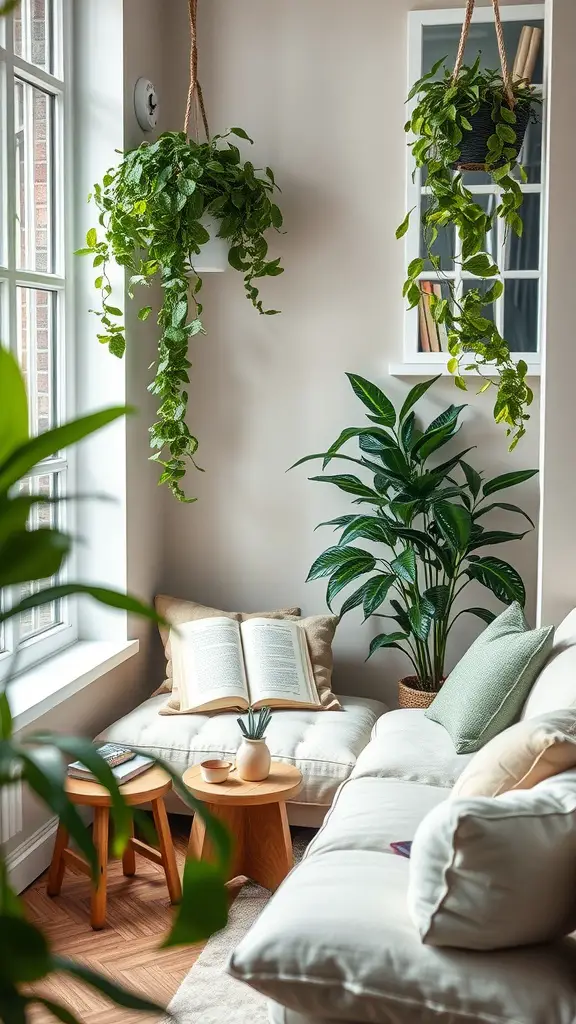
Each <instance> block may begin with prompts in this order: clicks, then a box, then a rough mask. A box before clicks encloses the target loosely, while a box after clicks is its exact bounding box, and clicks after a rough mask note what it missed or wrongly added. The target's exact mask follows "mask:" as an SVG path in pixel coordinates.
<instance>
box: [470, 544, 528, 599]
mask: <svg viewBox="0 0 576 1024" xmlns="http://www.w3.org/2000/svg"><path fill="white" fill-rule="evenodd" d="M465 571H466V573H467V575H468V576H469V577H470V578H471V579H474V580H478V582H479V583H481V584H482V586H484V587H486V588H487V589H488V590H491V591H492V593H493V594H494V595H495V596H496V597H497V598H498V599H499V600H500V601H503V602H504V603H505V604H510V603H511V602H512V601H518V602H519V603H520V604H521V605H522V607H524V604H525V603H526V591H525V589H524V583H523V582H522V579H521V577H520V575H519V573H518V572H517V571H516V569H514V567H513V566H511V565H509V563H508V562H504V561H502V560H501V559H499V558H493V557H492V556H491V555H488V556H486V557H485V558H476V559H475V560H474V561H473V562H470V563H469V564H468V566H467V567H466V570H465Z"/></svg>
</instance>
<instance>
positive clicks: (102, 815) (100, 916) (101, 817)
mask: <svg viewBox="0 0 576 1024" xmlns="http://www.w3.org/2000/svg"><path fill="white" fill-rule="evenodd" d="M109 817H110V812H109V809H108V807H95V808H94V826H93V829H92V839H93V840H94V846H95V847H96V854H97V857H98V879H97V881H96V882H93V883H92V909H91V913H90V924H91V925H92V927H93V928H94V929H95V930H99V929H100V928H103V927H104V925H105V924H106V875H107V870H108V824H109Z"/></svg>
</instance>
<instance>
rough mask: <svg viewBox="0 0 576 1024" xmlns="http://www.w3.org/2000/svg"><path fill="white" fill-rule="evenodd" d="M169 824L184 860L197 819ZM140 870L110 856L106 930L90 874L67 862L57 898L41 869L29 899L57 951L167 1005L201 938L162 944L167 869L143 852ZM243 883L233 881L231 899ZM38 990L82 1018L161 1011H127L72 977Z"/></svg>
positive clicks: (134, 1023) (136, 1018)
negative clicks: (95, 907) (96, 910)
mask: <svg viewBox="0 0 576 1024" xmlns="http://www.w3.org/2000/svg"><path fill="white" fill-rule="evenodd" d="M170 823H171V828H172V835H173V838H174V845H175V848H176V856H177V859H178V864H179V866H180V867H181V866H182V864H183V862H184V858H185V854H186V846H187V842H188V835H189V832H190V819H189V818H185V817H179V816H177V815H174V816H171V818H170ZM136 872H137V873H136V876H135V877H134V878H125V877H124V875H123V874H122V865H121V863H120V861H116V860H114V861H111V862H110V864H109V867H108V915H107V927H106V928H104V929H103V930H102V931H101V932H94V931H92V929H91V928H90V924H89V915H90V887H89V882H88V879H87V878H86V877H85V876H84V875H79V874H73V873H72V871H71V870H70V869H67V871H66V874H65V877H64V885H63V886H62V893H61V895H60V896H56V897H55V898H53V899H51V898H50V897H49V896H47V895H46V875H42V876H41V877H40V878H38V879H37V880H36V881H35V882H34V884H33V885H31V886H30V888H29V889H27V890H26V892H25V893H24V895H23V898H24V902H25V904H26V907H27V909H28V913H29V915H30V917H31V919H32V920H33V921H35V922H37V923H38V924H40V925H41V926H42V928H43V930H44V932H45V934H46V935H47V936H48V939H49V941H50V943H51V944H52V947H53V948H54V950H55V952H58V953H62V954H65V955H66V956H71V957H73V958H74V959H76V960H79V961H81V962H82V963H85V964H86V965H87V966H89V967H91V968H93V969H94V970H97V971H100V972H101V973H102V974H105V975H108V976H109V977H111V978H113V979H114V980H115V981H116V982H119V983H120V984H122V985H125V986H126V987H127V988H132V989H135V990H136V991H137V992H139V993H140V994H141V995H146V996H149V997H150V998H152V999H154V1000H155V1001H156V1002H158V1003H160V1004H163V1005H167V1004H168V1002H169V1001H170V999H171V998H172V996H173V995H174V993H175V992H176V990H177V989H178V987H179V985H180V984H181V982H182V981H183V980H184V978H185V977H186V975H187V974H188V971H189V970H190V968H191V967H192V964H193V963H194V961H195V960H196V958H197V957H198V956H199V954H200V952H201V950H202V944H200V945H197V946H191V947H188V948H184V949H181V948H176V949H162V950H161V949H159V948H158V947H159V945H160V944H161V941H162V938H163V936H164V935H165V934H166V932H167V930H168V928H169V926H170V923H171V920H172V915H173V912H174V911H173V908H172V907H171V905H170V902H169V899H168V893H167V890H166V883H165V879H164V874H163V872H162V870H161V869H160V868H159V867H157V866H156V865H155V864H152V863H151V862H150V861H148V860H144V858H142V857H137V858H136ZM239 884H240V883H238V884H237V885H236V886H235V887H234V886H230V896H231V899H232V898H233V897H234V895H235V894H236V892H237V891H238V886H239ZM38 992H39V993H40V994H42V995H44V996H45V997H46V998H48V999H53V1000H55V1001H58V1002H61V1003H64V1004H65V1005H67V1006H68V1007H69V1008H70V1009H71V1010H72V1011H73V1012H74V1013H75V1014H76V1016H77V1017H78V1019H79V1020H80V1021H82V1022H83V1024H145V1022H148V1024H151V1022H152V1021H156V1020H157V1017H156V1016H155V1015H154V1016H150V1015H146V1014H142V1013H134V1012H132V1011H130V1010H120V1009H118V1008H117V1007H115V1006H113V1005H112V1004H111V1003H110V1002H109V1001H108V1000H106V999H104V998H103V997H101V996H100V995H99V994H98V993H96V992H94V990H93V989H89V988H87V987H85V986H83V985H81V984H80V983H79V982H76V981H75V980H74V979H72V978H69V977H68V976H55V977H54V978H53V979H51V980H50V981H49V982H47V983H44V984H43V985H42V986H38ZM32 1019H33V1022H34V1024H48V1021H50V1022H53V1020H54V1018H53V1017H52V1016H51V1015H49V1014H48V1013H47V1012H46V1011H45V1010H43V1009H40V1008H38V1009H37V1010H35V1011H34V1013H33V1018H32Z"/></svg>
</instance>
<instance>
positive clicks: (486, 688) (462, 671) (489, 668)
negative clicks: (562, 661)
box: [426, 602, 554, 754]
mask: <svg viewBox="0 0 576 1024" xmlns="http://www.w3.org/2000/svg"><path fill="white" fill-rule="evenodd" d="M553 634H554V627H553V626H543V627H542V628H541V629H530V628H529V626H528V623H527V622H526V619H525V618H524V612H523V611H522V609H521V607H520V605H519V604H518V603H517V602H515V603H514V604H511V605H510V607H509V608H506V610H505V611H503V612H502V614H501V615H499V616H498V618H497V619H494V621H493V622H491V623H490V625H489V626H487V627H486V629H485V630H484V632H483V633H481V634H480V636H479V637H478V639H477V640H475V641H474V643H473V644H472V646H471V647H470V648H469V650H468V651H467V652H466V654H465V655H464V657H463V658H462V659H461V660H460V661H459V662H458V664H457V665H456V668H454V669H453V670H452V672H451V673H450V675H449V676H448V678H447V680H446V682H445V683H444V685H443V687H442V689H441V690H440V692H439V693H438V696H437V697H435V698H434V700H433V701H432V704H431V705H430V707H429V708H428V710H427V711H426V717H427V718H431V719H432V721H433V722H438V723H439V724H440V725H443V726H444V728H445V729H446V730H447V731H448V732H449V733H450V736H451V737H452V739H453V740H454V746H455V747H456V750H457V751H458V753H459V754H473V753H474V752H475V751H476V750H480V747H483V746H484V744H485V743H487V742H488V740H491V739H492V737H493V736H496V735H497V734H498V733H499V732H502V730H503V729H506V728H508V726H509V725H512V723H513V722H515V721H516V720H517V718H518V717H519V715H520V712H521V711H522V707H523V704H524V701H525V700H526V698H527V696H528V694H529V692H530V689H531V687H532V685H533V683H534V681H535V679H536V676H537V675H538V673H539V672H540V670H541V668H542V666H543V665H544V662H545V661H546V659H547V657H548V655H549V653H550V649H551V647H552V640H553Z"/></svg>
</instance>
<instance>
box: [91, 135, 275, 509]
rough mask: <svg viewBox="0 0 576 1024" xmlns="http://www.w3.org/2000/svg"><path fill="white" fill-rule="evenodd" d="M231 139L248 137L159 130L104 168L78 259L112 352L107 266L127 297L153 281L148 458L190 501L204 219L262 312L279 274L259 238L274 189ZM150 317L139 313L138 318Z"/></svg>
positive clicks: (118, 322) (115, 331) (117, 313)
mask: <svg viewBox="0 0 576 1024" xmlns="http://www.w3.org/2000/svg"><path fill="white" fill-rule="evenodd" d="M230 136H238V137H240V138H241V139H244V140H245V141H247V142H250V143H252V139H250V138H249V136H248V135H247V133H246V132H245V131H244V130H243V129H242V128H231V129H230V130H229V131H228V132H226V133H224V134H222V135H215V136H213V137H212V138H211V139H209V140H208V141H207V142H202V143H200V142H198V141H195V140H193V139H190V138H188V136H187V134H186V133H185V132H165V133H164V134H162V135H161V136H160V137H159V138H158V139H157V141H156V142H153V143H152V144H149V143H147V142H144V143H142V144H141V145H140V146H139V147H138V148H137V149H133V150H131V151H130V152H128V153H126V154H125V155H124V156H123V157H122V160H121V161H120V163H119V164H118V166H117V167H113V168H110V169H109V170H108V171H107V173H106V174H105V175H104V177H103V180H102V182H101V183H98V184H96V185H95V186H94V192H93V194H92V195H91V196H90V197H89V198H90V199H92V200H93V201H94V203H95V204H96V206H97V208H98V210H99V217H98V223H99V227H100V229H101V230H98V229H97V228H91V229H90V230H89V231H88V233H87V235H86V245H85V247H84V248H82V249H79V250H78V254H79V255H87V256H91V257H92V259H93V265H94V268H95V270H96V274H97V276H96V278H95V281H94V284H95V287H96V289H97V291H98V292H99V295H100V307H99V308H98V309H96V310H92V312H94V313H95V314H96V316H97V317H98V319H99V321H100V324H101V331H100V333H99V334H98V340H99V341H100V342H101V343H102V344H104V345H107V346H108V349H109V351H110V352H111V353H112V354H113V355H115V356H118V357H120V358H121V357H122V356H123V355H124V351H125V348H126V334H125V326H124V322H123V313H122V310H121V308H120V307H119V306H117V305H115V304H114V303H113V301H112V286H111V282H110V277H109V273H108V269H109V265H110V263H111V262H114V263H116V264H119V265H120V266H122V267H124V268H125V270H126V271H127V273H128V275H129V278H128V294H129V296H130V298H133V297H134V292H135V289H136V288H138V287H139V286H149V285H150V284H151V283H152V281H153V280H154V279H156V278H158V279H159V280H160V284H161V288H162V296H163V297H162V304H161V308H160V310H159V312H158V314H157V323H158V325H159V327H160V337H159V340H158V358H157V360H156V363H155V374H154V379H153V381H152V382H151V384H150V385H149V390H150V391H151V392H152V394H154V395H156V396H157V397H158V399H159V403H160V404H159V407H158V418H157V420H156V422H155V423H154V424H153V425H152V426H151V427H150V445H151V447H152V448H153V449H154V454H153V455H152V456H151V458H152V460H153V461H156V462H158V463H160V465H161V466H162V470H163V471H162V474H161V476H160V479H159V483H161V484H164V483H166V484H167V485H168V487H169V488H170V490H171V491H172V493H173V494H174V495H175V497H176V498H178V500H180V501H193V500H195V499H193V498H192V499H191V498H187V497H186V495H185V493H184V491H183V489H182V486H181V483H180V481H181V480H182V478H183V477H184V475H185V473H186V465H187V460H189V461H191V462H192V464H193V465H194V466H195V467H196V468H197V469H199V468H200V467H199V466H198V465H197V463H196V461H195V456H196V452H197V449H198V439H197V437H195V436H194V434H192V433H191V431H190V429H189V427H188V424H187V422H186V411H187V406H188V392H187V390H186V385H187V384H188V383H189V380H190V378H189V372H188V371H189V369H190V366H191V362H190V360H189V358H188V347H189V343H190V339H191V338H192V337H194V336H195V335H197V334H200V333H204V326H203V323H202V319H201V316H202V303H201V302H200V299H199V292H200V289H201V287H202V278H201V277H200V275H199V274H198V273H197V272H196V270H195V263H196V262H197V258H198V255H199V254H200V251H201V247H202V245H204V243H205V242H207V241H208V239H209V237H210V234H209V231H208V230H207V228H206V226H205V223H203V222H202V218H203V217H204V216H205V215H209V216H210V217H211V218H215V219H216V220H217V221H218V222H219V230H218V235H219V236H220V237H222V238H225V239H226V240H227V242H228V243H229V253H228V261H229V263H230V265H231V266H232V267H234V269H236V270H238V271H240V272H241V273H242V274H243V275H244V288H245V291H246V296H247V298H248V299H249V300H250V301H251V302H252V304H253V305H254V307H255V308H256V309H257V310H258V312H259V313H263V314H265V315H267V316H271V315H273V314H275V313H277V312H278V310H275V309H265V308H264V305H263V302H262V300H261V298H260V292H259V287H258V285H259V282H260V280H261V279H262V278H264V277H275V276H277V275H278V274H281V273H283V268H282V267H281V266H280V259H279V258H276V259H272V260H270V259H268V243H267V241H266V239H265V237H264V235H265V232H266V231H267V230H268V229H269V228H275V229H276V230H279V229H280V228H281V227H282V214H281V212H280V209H279V207H278V206H277V205H276V203H274V202H273V200H272V193H273V192H274V191H275V189H277V188H278V186H277V185H276V182H275V179H274V173H273V171H272V170H271V168H270V167H267V168H266V170H265V171H264V172H259V171H257V170H256V168H255V167H254V165H253V164H252V163H251V162H250V161H248V160H246V161H243V160H242V159H241V155H240V150H239V149H238V147H237V146H236V145H235V144H234V143H233V142H232V141H230ZM151 313H152V307H151V306H150V305H144V306H142V307H141V308H140V309H139V312H138V317H139V318H140V320H147V319H148V317H149V316H150V315H151Z"/></svg>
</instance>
